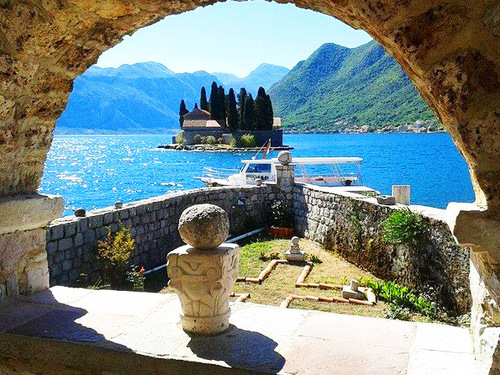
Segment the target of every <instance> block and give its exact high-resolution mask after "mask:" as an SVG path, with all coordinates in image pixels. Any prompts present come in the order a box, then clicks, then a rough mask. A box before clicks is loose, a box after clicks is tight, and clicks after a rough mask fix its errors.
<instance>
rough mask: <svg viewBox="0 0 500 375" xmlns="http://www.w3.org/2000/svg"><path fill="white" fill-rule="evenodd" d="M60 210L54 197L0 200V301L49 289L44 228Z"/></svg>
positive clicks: (61, 207) (28, 196) (42, 196)
mask: <svg viewBox="0 0 500 375" xmlns="http://www.w3.org/2000/svg"><path fill="white" fill-rule="evenodd" d="M63 210H64V201H63V199H62V198H61V197H57V196H49V195H39V194H32V195H20V196H15V197H3V198H0V301H1V300H2V299H3V298H5V297H14V296H17V295H19V294H31V293H35V292H39V291H42V290H45V289H47V288H48V287H49V269H48V264H47V253H46V250H45V245H46V237H45V228H46V227H47V225H48V223H49V222H50V221H52V220H54V219H56V218H58V217H60V216H61V214H62V213H63Z"/></svg>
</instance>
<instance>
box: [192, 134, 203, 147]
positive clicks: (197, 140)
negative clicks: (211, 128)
mask: <svg viewBox="0 0 500 375" xmlns="http://www.w3.org/2000/svg"><path fill="white" fill-rule="evenodd" d="M193 140H194V143H195V144H197V145H199V144H201V143H202V142H203V138H202V136H201V135H199V134H196V135H195V136H194V137H193Z"/></svg>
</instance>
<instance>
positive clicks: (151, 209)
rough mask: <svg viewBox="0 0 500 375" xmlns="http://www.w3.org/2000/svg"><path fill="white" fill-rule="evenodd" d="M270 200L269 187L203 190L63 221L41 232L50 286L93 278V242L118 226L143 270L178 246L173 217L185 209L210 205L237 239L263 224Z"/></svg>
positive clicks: (163, 259)
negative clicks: (127, 235) (221, 212)
mask: <svg viewBox="0 0 500 375" xmlns="http://www.w3.org/2000/svg"><path fill="white" fill-rule="evenodd" d="M275 197H276V188H275V187H274V186H261V187H220V188H210V189H207V188H203V189H196V190H190V191H184V192H179V193H173V194H168V195H164V196H159V197H154V198H150V199H145V200H141V201H137V202H132V203H128V204H125V205H124V206H123V208H121V209H115V208H112V207H109V208H104V209H100V210H94V211H90V212H88V213H87V217H83V218H77V217H74V216H69V217H64V218H61V219H58V220H55V221H53V222H52V223H51V224H50V226H49V227H48V228H47V230H46V239H47V260H48V264H49V271H50V284H51V285H56V284H57V285H70V284H73V283H75V282H76V280H77V278H78V276H79V275H80V273H85V274H87V275H89V276H91V277H92V278H95V277H96V276H97V275H98V274H99V263H98V261H97V259H96V256H95V253H96V248H97V242H98V241H99V240H102V239H103V238H105V237H106V233H107V228H109V229H110V230H111V231H112V232H115V231H117V230H118V229H119V224H120V223H121V224H123V225H124V226H125V227H127V228H130V230H131V234H132V237H133V238H134V239H135V242H136V250H135V252H134V253H133V254H132V257H131V263H132V264H134V265H139V266H144V267H145V268H146V269H149V268H152V267H155V266H158V265H161V264H164V263H165V262H166V255H167V253H168V252H169V251H170V250H173V249H174V248H176V247H177V246H179V245H181V244H182V241H181V239H180V237H179V233H178V231H177V224H178V222H179V216H180V214H181V213H182V211H184V210H185V209H186V208H187V207H189V206H191V205H193V204H198V203H212V204H215V205H217V206H220V207H222V208H223V209H224V210H226V212H227V213H228V214H229V220H230V223H231V228H230V231H231V233H232V234H240V233H243V232H246V231H249V230H251V229H253V228H256V227H261V226H262V225H263V224H264V223H265V222H266V219H267V217H266V212H267V211H268V210H267V207H268V206H269V204H270V201H272V200H273V199H274V198H275Z"/></svg>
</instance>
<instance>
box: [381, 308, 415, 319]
mask: <svg viewBox="0 0 500 375" xmlns="http://www.w3.org/2000/svg"><path fill="white" fill-rule="evenodd" d="M385 317H386V318H388V319H398V320H410V318H411V312H410V309H408V308H407V307H401V306H397V305H393V304H389V307H388V308H387V310H385Z"/></svg>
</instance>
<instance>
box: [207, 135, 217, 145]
mask: <svg viewBox="0 0 500 375" xmlns="http://www.w3.org/2000/svg"><path fill="white" fill-rule="evenodd" d="M205 143H206V144H207V145H214V144H215V137H214V136H213V135H209V136H207V137H206V138H205Z"/></svg>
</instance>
